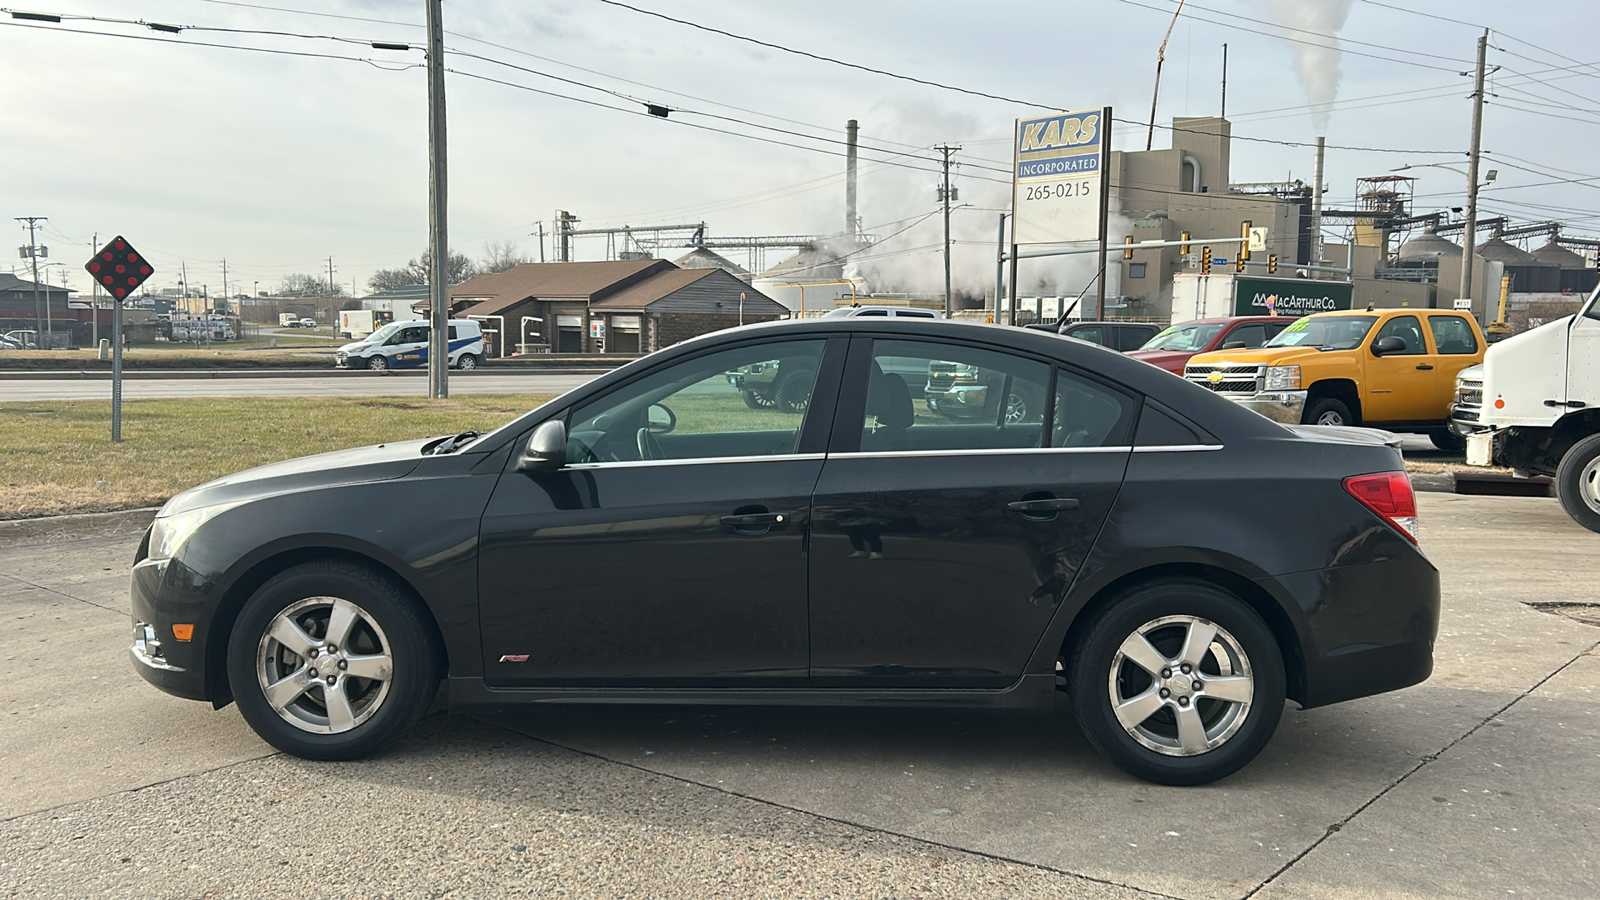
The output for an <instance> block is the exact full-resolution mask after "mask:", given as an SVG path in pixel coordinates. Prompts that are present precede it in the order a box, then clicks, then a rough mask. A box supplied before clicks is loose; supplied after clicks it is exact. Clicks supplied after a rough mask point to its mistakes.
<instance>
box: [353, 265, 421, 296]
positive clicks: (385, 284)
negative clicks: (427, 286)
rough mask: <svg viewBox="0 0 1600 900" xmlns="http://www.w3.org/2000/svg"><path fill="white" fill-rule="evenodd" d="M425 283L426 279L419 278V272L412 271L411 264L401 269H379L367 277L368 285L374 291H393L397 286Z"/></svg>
mask: <svg viewBox="0 0 1600 900" xmlns="http://www.w3.org/2000/svg"><path fill="white" fill-rule="evenodd" d="M423 283H424V281H418V280H417V273H416V272H414V271H412V269H411V267H410V266H404V267H402V268H399V269H379V270H378V271H376V272H373V273H372V277H371V278H368V279H367V287H368V288H370V289H372V292H373V293H377V292H379V291H392V290H394V289H395V288H402V287H406V286H407V285H414V284H423Z"/></svg>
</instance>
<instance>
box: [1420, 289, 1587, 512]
mask: <svg viewBox="0 0 1600 900" xmlns="http://www.w3.org/2000/svg"><path fill="white" fill-rule="evenodd" d="M1597 307H1600V290H1596V291H1595V292H1594V293H1592V294H1590V295H1589V299H1588V300H1587V301H1586V302H1585V303H1584V304H1583V306H1582V307H1580V308H1579V310H1578V314H1577V315H1574V316H1567V317H1565V318H1561V319H1556V320H1555V321H1554V322H1549V323H1546V324H1544V325H1541V326H1539V327H1538V328H1534V329H1532V330H1530V331H1525V332H1523V333H1521V334H1517V335H1512V336H1511V337H1508V338H1506V339H1505V340H1503V341H1500V342H1499V343H1497V344H1495V345H1494V346H1493V347H1490V348H1489V352H1488V354H1487V355H1485V357H1484V360H1483V365H1481V366H1474V367H1472V368H1469V369H1465V370H1463V371H1462V372H1461V374H1460V375H1459V376H1457V378H1456V402H1455V408H1454V410H1453V411H1452V413H1451V427H1452V428H1454V429H1455V430H1456V433H1457V434H1461V435H1464V436H1465V437H1466V439H1467V464H1468V465H1473V466H1490V465H1493V466H1509V467H1511V468H1512V469H1514V470H1515V471H1516V472H1517V474H1519V475H1550V476H1553V477H1554V478H1555V482H1556V496H1557V497H1558V498H1560V500H1561V506H1562V508H1563V509H1565V510H1566V511H1567V515H1569V516H1571V517H1572V519H1573V521H1575V522H1577V523H1578V524H1579V525H1582V526H1583V527H1585V528H1587V529H1589V530H1590V531H1600V308H1597Z"/></svg>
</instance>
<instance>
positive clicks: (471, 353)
mask: <svg viewBox="0 0 1600 900" xmlns="http://www.w3.org/2000/svg"><path fill="white" fill-rule="evenodd" d="M428 327H429V325H428V322H427V321H426V320H424V319H412V320H410V321H407V322H390V323H389V324H387V325H385V326H383V327H382V328H379V329H378V330H377V331H374V332H373V333H371V334H369V335H367V336H366V337H364V338H362V339H361V340H359V341H355V342H353V343H349V344H345V345H344V346H343V347H340V348H339V350H338V352H337V353H335V354H334V355H333V364H334V365H335V366H338V367H339V368H341V369H372V370H373V371H375V372H386V371H388V370H389V369H415V368H420V367H422V366H426V365H427V364H428ZM449 340H450V344H449V346H450V366H451V368H455V369H476V368H477V367H478V366H479V364H481V363H482V362H483V327H482V326H481V325H479V324H478V323H477V322H475V321H473V320H472V319H451V320H450V338H449Z"/></svg>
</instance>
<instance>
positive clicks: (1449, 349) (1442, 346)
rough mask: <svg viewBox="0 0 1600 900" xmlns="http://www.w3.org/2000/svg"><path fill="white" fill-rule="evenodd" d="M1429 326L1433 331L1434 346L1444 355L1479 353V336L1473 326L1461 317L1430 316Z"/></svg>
mask: <svg viewBox="0 0 1600 900" xmlns="http://www.w3.org/2000/svg"><path fill="white" fill-rule="evenodd" d="M1428 326H1429V327H1430V328H1432V329H1433V345H1434V346H1435V347H1438V348H1439V352H1440V353H1441V354H1444V353H1477V352H1478V336H1477V335H1475V334H1473V333H1472V326H1471V325H1468V324H1467V320H1466V319H1463V318H1461V317H1460V316H1429V317H1428Z"/></svg>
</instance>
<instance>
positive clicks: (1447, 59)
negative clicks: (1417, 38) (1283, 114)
mask: <svg viewBox="0 0 1600 900" xmlns="http://www.w3.org/2000/svg"><path fill="white" fill-rule="evenodd" d="M1123 2H1127V3H1128V5H1129V6H1140V7H1143V8H1144V9H1153V10H1156V11H1158V12H1165V10H1162V9H1161V8H1160V7H1154V6H1144V4H1141V3H1133V2H1129V0H1123ZM1184 8H1185V9H1198V10H1201V11H1202V12H1208V13H1215V14H1217V15H1219V16H1230V17H1232V18H1235V19H1239V20H1241V21H1244V22H1254V23H1256V24H1257V25H1266V26H1267V27H1269V28H1279V29H1282V30H1284V31H1298V32H1300V33H1301V34H1309V35H1315V36H1317V37H1326V38H1329V39H1331V40H1334V41H1337V42H1338V43H1337V44H1319V43H1316V42H1313V41H1306V40H1300V39H1297V38H1289V37H1284V36H1283V35H1278V34H1268V33H1266V32H1261V31H1254V32H1252V33H1254V34H1261V35H1265V36H1266V37H1272V38H1277V39H1279V40H1285V41H1294V42H1295V43H1300V44H1308V45H1310V46H1312V47H1321V48H1323V49H1325V50H1336V51H1339V52H1341V53H1345V52H1349V53H1354V52H1355V51H1347V50H1345V49H1344V46H1343V45H1344V44H1355V45H1357V46H1361V47H1372V48H1375V49H1378V50H1388V51H1391V52H1394V53H1404V54H1407V55H1410V56H1426V57H1429V58H1431V59H1439V60H1444V61H1445V62H1449V63H1455V64H1457V65H1467V61H1465V60H1460V59H1457V58H1455V57H1453V56H1441V55H1439V54H1437V53H1424V52H1423V51H1421V50H1415V49H1412V48H1409V47H1391V46H1389V45H1387V44H1374V43H1371V42H1370V41H1358V40H1356V39H1355V38H1349V37H1342V36H1340V35H1336V34H1324V33H1323V32H1320V31H1314V30H1312V29H1309V28H1299V27H1296V26H1294V25H1285V24H1283V23H1281V22H1269V21H1267V20H1265V19H1255V18H1251V17H1250V16H1246V15H1241V14H1239V13H1236V12H1230V11H1228V10H1222V9H1211V8H1210V7H1205V6H1201V5H1199V4H1197V3H1191V2H1187V0H1185V4H1184ZM1189 18H1190V19H1193V20H1195V21H1198V22H1207V23H1209V24H1213V25H1222V26H1223V27H1226V28H1233V27H1236V26H1232V25H1227V24H1226V23H1223V22H1215V21H1212V20H1211V19H1206V18H1202V17H1200V16H1194V15H1191V16H1189ZM1239 30H1241V31H1251V29H1248V28H1242V29H1239ZM1358 55H1362V54H1358ZM1373 58H1375V59H1385V60H1388V61H1390V62H1402V60H1396V59H1391V58H1390V57H1387V56H1378V57H1373Z"/></svg>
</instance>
